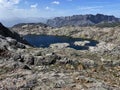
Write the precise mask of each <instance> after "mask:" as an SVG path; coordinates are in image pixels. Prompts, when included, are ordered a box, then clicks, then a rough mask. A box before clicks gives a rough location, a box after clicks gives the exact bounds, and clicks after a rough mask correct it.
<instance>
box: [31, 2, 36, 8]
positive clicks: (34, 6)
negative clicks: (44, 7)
mask: <svg viewBox="0 0 120 90" xmlns="http://www.w3.org/2000/svg"><path fill="white" fill-rule="evenodd" d="M37 6H38V4H37V3H36V4H33V5H30V7H31V8H37Z"/></svg>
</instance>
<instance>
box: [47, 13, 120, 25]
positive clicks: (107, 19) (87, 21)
mask: <svg viewBox="0 0 120 90" xmlns="http://www.w3.org/2000/svg"><path fill="white" fill-rule="evenodd" d="M115 22H120V18H116V17H115V16H113V15H104V14H96V15H92V14H86V15H73V16H65V17H55V18H53V19H49V20H48V21H47V24H48V25H49V26H52V27H62V26H89V25H96V24H101V23H115Z"/></svg>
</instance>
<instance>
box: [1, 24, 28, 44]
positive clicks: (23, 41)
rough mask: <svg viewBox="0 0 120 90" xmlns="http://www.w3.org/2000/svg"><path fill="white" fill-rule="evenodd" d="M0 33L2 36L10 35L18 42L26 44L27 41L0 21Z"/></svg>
mask: <svg viewBox="0 0 120 90" xmlns="http://www.w3.org/2000/svg"><path fill="white" fill-rule="evenodd" d="M0 35H2V36H4V37H11V38H13V39H15V40H17V41H18V42H21V43H24V44H28V43H27V41H25V40H24V39H23V38H22V37H21V36H20V35H19V34H17V33H16V32H14V31H11V30H9V29H8V28H6V27H4V26H3V25H2V23H0Z"/></svg>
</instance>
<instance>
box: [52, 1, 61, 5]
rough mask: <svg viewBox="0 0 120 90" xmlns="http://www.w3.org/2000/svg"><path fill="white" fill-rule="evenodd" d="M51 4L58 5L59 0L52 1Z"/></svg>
mask: <svg viewBox="0 0 120 90" xmlns="http://www.w3.org/2000/svg"><path fill="white" fill-rule="evenodd" d="M52 4H57V5H59V4H60V2H59V1H53V2H52Z"/></svg>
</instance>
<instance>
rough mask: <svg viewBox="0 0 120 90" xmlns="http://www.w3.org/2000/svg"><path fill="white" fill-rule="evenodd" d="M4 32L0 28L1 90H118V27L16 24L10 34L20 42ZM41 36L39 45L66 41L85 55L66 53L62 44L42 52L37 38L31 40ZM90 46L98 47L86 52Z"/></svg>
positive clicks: (73, 50) (74, 51)
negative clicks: (60, 40) (60, 38)
mask: <svg viewBox="0 0 120 90" xmlns="http://www.w3.org/2000/svg"><path fill="white" fill-rule="evenodd" d="M4 28H5V27H4V26H3V25H2V24H1V28H0V90H120V27H119V26H116V27H97V26H86V27H85V26H63V27H50V26H47V25H45V24H29V23H28V24H18V25H16V26H13V27H12V28H10V30H9V31H10V32H12V33H15V32H17V33H19V34H20V37H21V36H22V37H24V38H22V37H21V40H22V42H19V41H18V39H16V37H15V38H11V37H8V36H5V35H4V34H1V33H5V31H4ZM29 35H31V36H32V35H33V36H34V39H33V38H32V39H33V40H32V42H33V43H30V42H31V37H29V38H28V39H26V38H25V37H26V36H29ZM44 35H46V37H47V38H48V39H46V37H45V39H43V38H42V40H43V41H44V43H45V40H46V43H48V42H51V41H50V37H48V36H51V37H52V39H53V38H57V37H69V38H73V39H74V42H73V44H74V46H78V47H83V46H85V45H87V49H78V48H73V47H69V45H70V43H69V42H67V41H66V40H65V41H64V42H58V40H57V42H53V43H49V44H48V45H47V47H42V44H41V43H40V42H42V41H40V40H39V38H41V37H39V38H38V37H36V38H35V36H44ZM13 36H15V35H13ZM17 36H18V35H17ZM77 39H83V40H81V41H79V40H77ZM21 40H20V41H21ZM47 40H48V42H47ZM62 40H64V39H63V38H62ZM67 40H69V39H67ZM92 40H93V41H96V42H97V43H95V45H93V46H88V43H90V42H91V41H92ZM54 41H55V40H54ZM34 42H38V43H37V44H38V45H37V44H35V45H37V46H35V47H33V46H34ZM28 43H29V44H28ZM46 43H45V45H46ZM30 44H31V45H30Z"/></svg>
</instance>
